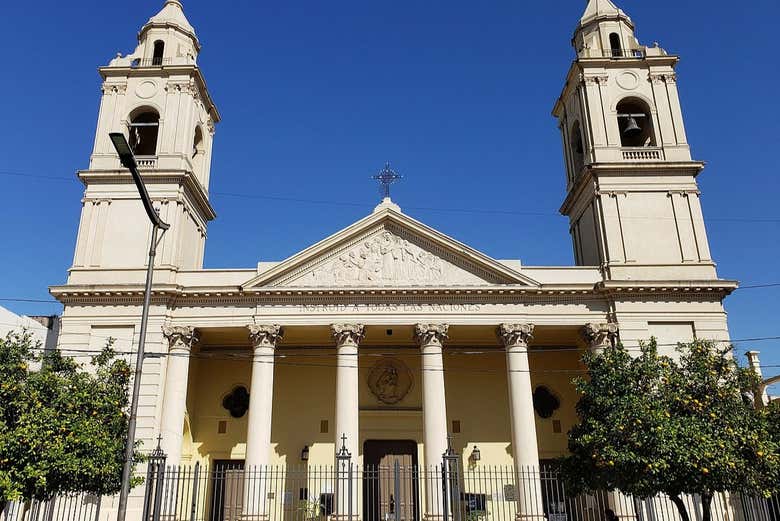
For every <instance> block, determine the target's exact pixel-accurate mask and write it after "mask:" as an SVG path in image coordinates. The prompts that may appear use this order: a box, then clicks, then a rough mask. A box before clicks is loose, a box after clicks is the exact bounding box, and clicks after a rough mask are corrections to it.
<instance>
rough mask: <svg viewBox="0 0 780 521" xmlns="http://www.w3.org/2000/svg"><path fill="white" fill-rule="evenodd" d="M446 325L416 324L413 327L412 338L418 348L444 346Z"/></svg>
mask: <svg viewBox="0 0 780 521" xmlns="http://www.w3.org/2000/svg"><path fill="white" fill-rule="evenodd" d="M449 329H450V326H449V325H448V324H417V325H416V326H414V338H415V340H417V343H418V344H420V346H428V345H438V346H441V345H444V341H445V340H447V338H448V336H447V331H448V330H449Z"/></svg>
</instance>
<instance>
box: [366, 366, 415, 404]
mask: <svg viewBox="0 0 780 521" xmlns="http://www.w3.org/2000/svg"><path fill="white" fill-rule="evenodd" d="M368 388H369V389H371V393H372V394H373V395H374V396H376V398H377V400H379V401H380V402H382V403H384V404H387V405H395V404H397V403H398V402H400V401H401V400H403V399H404V398H405V397H406V395H407V394H409V391H410V390H411V388H412V372H411V371H410V370H409V368H408V367H406V364H404V363H403V362H402V361H400V360H397V359H395V358H385V359H382V360H380V361H379V362H377V363H376V365H374V367H373V368H371V371H370V372H369V373H368Z"/></svg>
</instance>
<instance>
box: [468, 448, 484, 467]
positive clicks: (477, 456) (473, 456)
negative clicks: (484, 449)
mask: <svg viewBox="0 0 780 521" xmlns="http://www.w3.org/2000/svg"><path fill="white" fill-rule="evenodd" d="M481 459H482V453H481V452H480V451H479V447H477V446H476V445H474V449H473V450H472V451H471V456H469V461H470V462H472V463H476V462H478V461H479V460H481Z"/></svg>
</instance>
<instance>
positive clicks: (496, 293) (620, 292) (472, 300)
mask: <svg viewBox="0 0 780 521" xmlns="http://www.w3.org/2000/svg"><path fill="white" fill-rule="evenodd" d="M737 287H738V283H737V282H736V281H732V280H703V281H603V282H599V283H597V284H595V285H592V284H579V285H554V286H553V285H550V286H545V287H541V288H528V287H523V286H496V287H470V288H463V287H459V288H397V289H392V288H309V289H307V288H295V289H283V288H260V289H256V290H253V291H251V292H248V291H242V290H241V289H240V288H238V287H214V288H198V289H192V288H184V287H181V286H177V285H173V284H168V285H163V284H160V285H155V286H154V288H153V291H152V304H153V305H157V306H169V307H176V308H182V307H197V306H203V307H209V306H225V305H235V306H243V307H246V306H247V305H250V306H257V305H263V304H267V305H324V304H329V303H333V304H354V303H393V304H396V303H397V304H403V303H410V304H415V303H421V304H441V303H448V304H486V303H496V304H513V303H529V304H538V305H542V304H550V303H567V302H572V303H576V302H599V301H604V300H608V299H611V298H619V299H626V298H646V299H647V298H656V297H664V298H671V299H672V300H702V299H705V300H711V299H713V298H717V299H722V298H724V297H725V296H727V295H729V294H730V293H731V292H733V291H734V290H735V289H736V288H737ZM49 292H50V293H51V295H52V296H53V297H54V298H55V299H57V300H58V301H59V302H61V303H62V304H65V305H141V304H142V302H143V285H142V284H138V285H63V286H52V287H50V288H49Z"/></svg>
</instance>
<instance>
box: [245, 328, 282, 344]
mask: <svg viewBox="0 0 780 521" xmlns="http://www.w3.org/2000/svg"><path fill="white" fill-rule="evenodd" d="M246 328H247V329H248V330H249V340H251V341H252V345H253V346H254V347H272V348H275V347H276V343H277V342H278V341H279V340H281V339H282V337H283V336H284V330H283V329H282V326H280V325H278V324H250V325H248V326H246Z"/></svg>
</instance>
